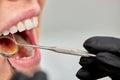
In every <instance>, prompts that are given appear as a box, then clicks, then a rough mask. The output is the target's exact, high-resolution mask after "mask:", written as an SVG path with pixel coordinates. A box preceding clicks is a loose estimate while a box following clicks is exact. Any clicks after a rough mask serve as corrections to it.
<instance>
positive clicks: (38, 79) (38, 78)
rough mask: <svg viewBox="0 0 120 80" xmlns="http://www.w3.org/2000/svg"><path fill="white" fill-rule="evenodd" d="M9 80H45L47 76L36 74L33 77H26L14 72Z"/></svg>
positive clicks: (40, 73) (41, 73) (42, 73)
mask: <svg viewBox="0 0 120 80" xmlns="http://www.w3.org/2000/svg"><path fill="white" fill-rule="evenodd" d="M11 80H47V76H46V74H45V73H44V72H41V71H39V72H36V73H35V74H34V76H33V77H28V76H26V75H24V74H23V73H21V72H16V73H15V74H14V75H13V77H12V78H11Z"/></svg>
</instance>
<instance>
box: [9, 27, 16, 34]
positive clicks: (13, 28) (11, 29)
mask: <svg viewBox="0 0 120 80" xmlns="http://www.w3.org/2000/svg"><path fill="white" fill-rule="evenodd" d="M9 31H10V33H12V34H14V33H16V32H17V27H16V26H13V27H11V28H10V30H9Z"/></svg>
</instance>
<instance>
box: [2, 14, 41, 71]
mask: <svg viewBox="0 0 120 80" xmlns="http://www.w3.org/2000/svg"><path fill="white" fill-rule="evenodd" d="M38 21H39V20H38V16H35V17H32V18H30V19H25V20H23V21H20V22H18V23H17V24H16V25H14V26H13V27H10V28H9V29H8V30H5V31H3V32H2V34H1V35H3V36H6V37H7V36H9V34H13V35H14V36H15V38H16V41H17V42H19V43H25V44H37V41H36V40H35V37H36V36H35V28H36V27H37V26H38ZM8 60H9V62H10V64H11V65H12V67H14V68H15V69H17V70H28V69H30V68H33V67H35V66H37V65H38V64H39V62H40V53H39V50H38V49H36V48H31V47H25V46H20V45H19V46H18V51H17V54H15V55H13V56H11V57H8Z"/></svg>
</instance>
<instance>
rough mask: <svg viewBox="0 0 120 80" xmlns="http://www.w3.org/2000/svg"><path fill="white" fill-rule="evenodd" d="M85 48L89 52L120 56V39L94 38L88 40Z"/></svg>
mask: <svg viewBox="0 0 120 80" xmlns="http://www.w3.org/2000/svg"><path fill="white" fill-rule="evenodd" d="M83 46H84V47H85V49H86V50H88V52H90V53H92V54H97V53H99V52H111V53H114V54H116V55H119V56H120V39H119V38H114V37H92V38H89V39H87V40H86V41H85V42H84V44H83Z"/></svg>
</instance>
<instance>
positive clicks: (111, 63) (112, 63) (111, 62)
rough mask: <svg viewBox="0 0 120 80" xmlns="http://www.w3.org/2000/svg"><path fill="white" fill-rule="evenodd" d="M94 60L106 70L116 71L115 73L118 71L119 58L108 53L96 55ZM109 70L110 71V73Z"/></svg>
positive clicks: (119, 67) (119, 66)
mask: <svg viewBox="0 0 120 80" xmlns="http://www.w3.org/2000/svg"><path fill="white" fill-rule="evenodd" d="M96 59H97V60H98V61H99V62H101V64H104V66H106V69H109V68H110V69H111V70H113V69H117V70H116V71H118V69H119V71H120V57H119V56H116V55H114V54H111V53H109V52H101V53H98V54H97V56H96ZM111 70H110V71H111Z"/></svg>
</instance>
